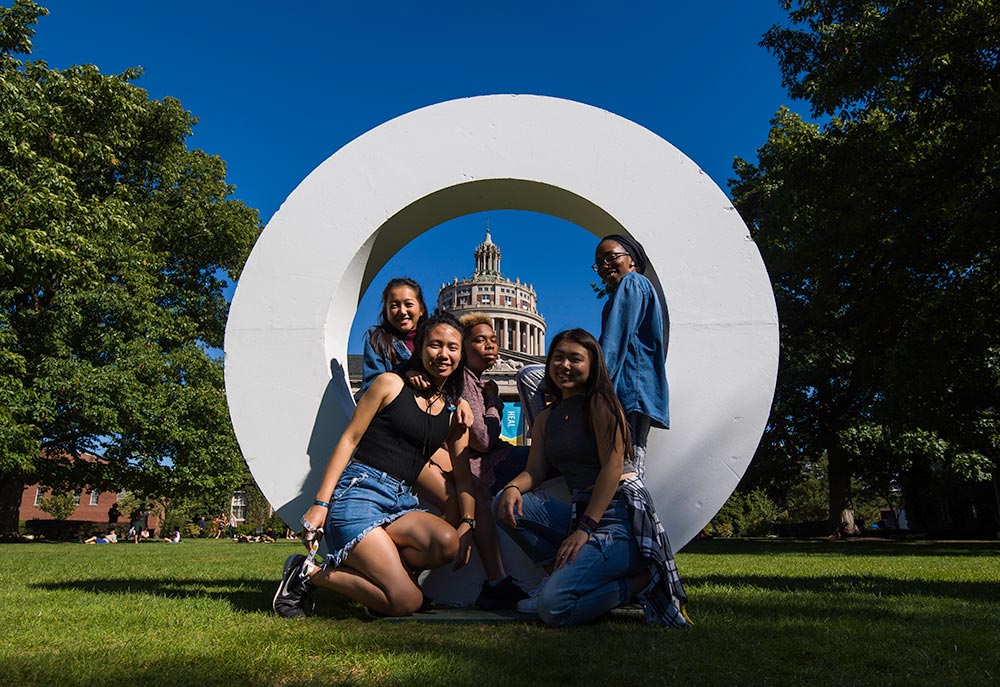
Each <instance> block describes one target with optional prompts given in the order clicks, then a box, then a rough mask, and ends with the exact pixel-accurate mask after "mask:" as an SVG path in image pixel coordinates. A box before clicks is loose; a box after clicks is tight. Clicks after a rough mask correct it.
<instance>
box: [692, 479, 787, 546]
mask: <svg viewBox="0 0 1000 687" xmlns="http://www.w3.org/2000/svg"><path fill="white" fill-rule="evenodd" d="M781 517H782V513H781V511H780V510H778V507H777V506H776V505H775V503H774V501H772V500H771V499H770V498H768V496H767V494H765V493H764V491H763V490H762V489H754V490H753V491H750V492H746V493H744V492H741V491H739V490H737V491H736V492H734V493H733V495H732V496H730V497H729V500H728V501H726V503H725V504H724V505H723V506H722V508H721V509H720V510H719V512H718V513H717V514H716V516H715V517H714V518H712V522H710V523H709V525H708V527H707V528H706V529H707V531H708V534H710V535H712V536H715V537H723V538H729V537H763V536H765V535H768V534H771V532H772V531H773V529H774V525H775V523H776V522H778V521H779V520H780V519H781Z"/></svg>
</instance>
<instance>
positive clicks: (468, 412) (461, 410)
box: [455, 403, 476, 429]
mask: <svg viewBox="0 0 1000 687" xmlns="http://www.w3.org/2000/svg"><path fill="white" fill-rule="evenodd" d="M455 419H456V420H458V424H460V425H461V426H462V427H465V428H466V429H468V428H469V427H472V423H473V422H475V420H476V418H475V417H474V416H473V415H472V408H470V407H469V406H468V405H463V404H461V403H459V404H458V409H457V410H456V411H455Z"/></svg>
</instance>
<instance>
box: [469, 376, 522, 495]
mask: <svg viewBox="0 0 1000 687" xmlns="http://www.w3.org/2000/svg"><path fill="white" fill-rule="evenodd" d="M463 382H464V387H463V391H462V398H464V399H465V400H466V401H467V402H468V404H469V406H470V407H471V408H472V417H473V422H472V427H470V428H469V448H470V449H472V454H473V455H472V462H471V464H472V474H474V475H475V476H477V477H479V478H480V479H482V480H483V481H485V482H486V484H492V483H493V471H494V469H495V468H496V466H497V465H499V464H500V463H502V462H503V461H504V460H506V459H507V456H508V455H509V454H510V452H511V450H513V448H514V447H513V446H512V445H511V444H508V443H507V442H506V441H503V440H502V439H501V438H500V412H501V411H502V410H503V401H502V400H500V397H499V396H498V395H496V394H492V393H487V391H486V384H487V383H486V382H485V381H483V380H482V379H479V378H478V377H477V376H476V375H475V373H473V372H472V371H471V370H469V368H465V379H464V380H463ZM490 386H491V387H493V386H494V385H490Z"/></svg>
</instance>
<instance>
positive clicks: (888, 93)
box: [732, 0, 1000, 532]
mask: <svg viewBox="0 0 1000 687" xmlns="http://www.w3.org/2000/svg"><path fill="white" fill-rule="evenodd" d="M782 4H783V6H784V8H785V9H786V10H788V11H789V19H790V24H789V25H788V26H775V27H772V28H771V29H770V30H769V31H768V32H767V34H765V36H764V39H763V41H762V45H764V46H765V47H766V48H768V49H769V50H770V51H771V52H772V53H774V54H775V55H776V56H777V58H778V62H779V65H780V67H781V73H782V78H783V82H784V84H785V86H786V87H787V88H788V91H789V93H790V95H791V96H793V97H794V98H800V99H803V100H805V101H807V102H808V103H809V105H810V107H811V115H812V116H813V117H814V118H815V120H816V121H819V122H822V123H816V122H815V121H814V122H807V121H804V120H803V119H802V118H801V117H800V116H798V115H796V114H794V113H792V112H791V111H789V110H787V109H782V110H781V111H779V112H778V113H777V115H776V116H775V118H774V120H773V121H772V128H771V132H770V134H769V137H768V141H767V143H766V144H764V146H762V147H761V148H760V149H759V150H758V156H759V158H758V163H757V164H756V165H754V164H750V163H748V162H746V161H744V160H737V162H736V164H735V169H736V173H737V178H736V179H735V180H733V182H732V190H733V194H734V198H735V202H736V205H737V207H738V208H739V209H740V211H741V212H742V213H743V216H744V217H745V218H746V219H747V220H748V222H749V224H750V225H751V228H752V231H753V233H754V236H755V238H756V240H757V242H758V245H759V246H760V248H761V251H762V253H763V254H764V258H765V262H766V263H767V265H768V269H769V271H770V273H771V275H772V278H773V281H774V285H775V294H776V298H777V301H778V307H779V314H780V317H781V321H782V325H781V334H782V345H783V351H782V364H781V370H780V372H779V382H778V390H777V398H776V404H775V412H774V413H773V414H772V418H771V426H770V427H769V431H768V433H767V437H766V440H765V443H764V446H763V451H762V452H763V454H765V455H766V456H767V458H766V459H765V460H764V461H762V462H761V468H765V469H766V468H770V469H771V470H772V472H774V473H775V474H779V475H781V474H786V473H788V472H794V470H792V469H790V468H789V467H788V463H789V462H792V461H794V460H796V459H801V460H807V461H810V462H815V461H816V460H817V459H818V458H819V457H820V456H821V455H824V454H825V455H826V456H827V458H828V460H829V476H828V483H829V500H830V504H829V506H830V508H829V511H830V513H829V515H830V519H831V525H836V526H838V527H839V529H840V530H841V531H843V532H849V531H851V530H852V528H853V523H852V515H851V505H852V493H851V482H852V477H854V476H863V477H864V479H865V481H866V482H867V483H868V484H873V483H880V484H881V486H880V487H879V489H880V490H883V491H884V489H885V487H886V485H887V484H889V483H890V482H892V481H893V480H894V479H896V478H900V477H905V475H906V474H908V473H909V472H911V471H912V470H914V469H916V468H917V467H919V466H928V465H934V466H937V467H938V468H939V469H941V470H943V471H944V472H947V473H949V474H953V475H962V476H963V477H964V478H966V479H984V478H989V477H991V476H992V478H993V479H994V480H996V479H997V465H998V455H1000V454H998V451H997V448H998V446H1000V443H998V435H1000V432H998V428H1000V425H998V424H997V408H996V403H997V398H998V396H1000V364H998V363H1000V359H998V354H1000V321H998V313H997V308H996V307H995V305H994V304H995V303H996V302H997V297H998V296H1000V293H998V291H1000V272H998V258H1000V253H998V250H1000V241H998V238H997V236H996V227H997V226H998V220H1000V195H998V192H997V181H998V178H997V175H998V170H1000V78H998V74H1000V2H997V1H996V0H951V1H949V2H923V3H915V2H910V1H907V0H890V1H881V2H874V1H871V0H798V1H795V2H793V1H792V0H783V2H782ZM789 459H791V460H789ZM782 466H784V467H782ZM783 471H784V472H783ZM758 477H759V475H758Z"/></svg>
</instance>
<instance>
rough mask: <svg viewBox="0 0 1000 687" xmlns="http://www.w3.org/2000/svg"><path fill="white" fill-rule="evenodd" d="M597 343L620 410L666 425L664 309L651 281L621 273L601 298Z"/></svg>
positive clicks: (656, 423) (635, 274) (636, 275)
mask: <svg viewBox="0 0 1000 687" xmlns="http://www.w3.org/2000/svg"><path fill="white" fill-rule="evenodd" d="M601 348H603V349H604V360H605V361H606V362H607V364H608V372H610V373H611V381H612V382H613V383H614V385H615V392H616V393H617V394H618V400H619V401H621V404H622V406H623V407H624V409H625V413H626V414H628V413H642V414H643V415H648V416H649V419H650V424H651V425H652V426H653V427H660V428H664V429H665V428H667V427H669V426H670V411H669V410H668V406H667V373H666V368H665V365H664V362H665V360H666V345H665V343H664V338H663V311H662V309H661V308H660V301H659V299H658V298H657V297H656V290H655V289H654V288H653V284H652V282H650V281H649V280H648V279H646V277H644V276H642V275H641V274H639V273H638V272H628V273H626V274H625V275H624V276H623V277H622V278H621V281H619V282H618V287H617V288H616V289H615V290H614V291H612V292H611V295H610V296H609V297H608V302H607V303H605V304H604V311H603V312H602V313H601Z"/></svg>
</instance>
